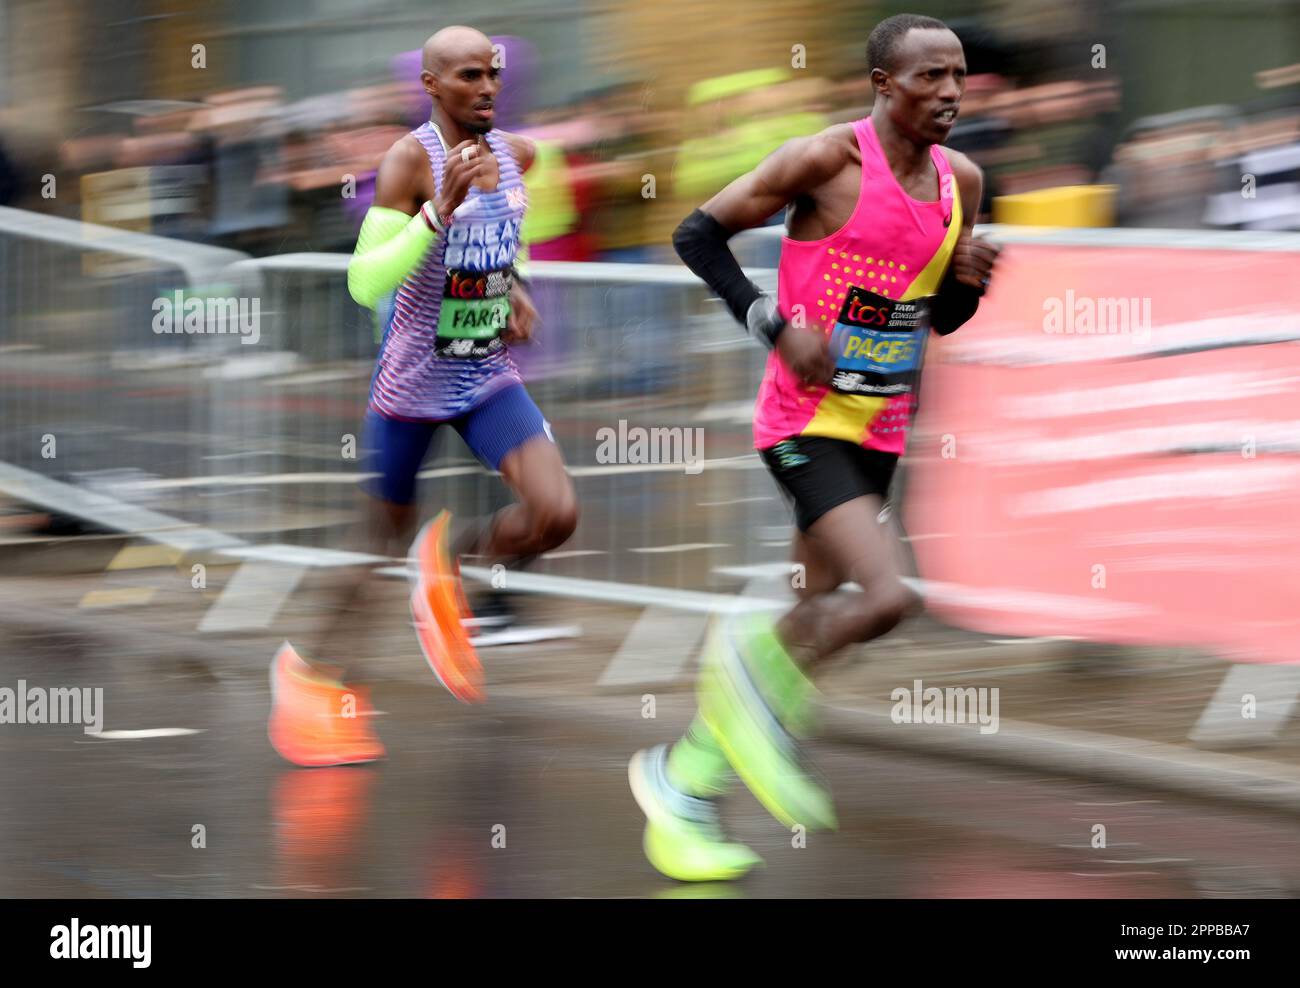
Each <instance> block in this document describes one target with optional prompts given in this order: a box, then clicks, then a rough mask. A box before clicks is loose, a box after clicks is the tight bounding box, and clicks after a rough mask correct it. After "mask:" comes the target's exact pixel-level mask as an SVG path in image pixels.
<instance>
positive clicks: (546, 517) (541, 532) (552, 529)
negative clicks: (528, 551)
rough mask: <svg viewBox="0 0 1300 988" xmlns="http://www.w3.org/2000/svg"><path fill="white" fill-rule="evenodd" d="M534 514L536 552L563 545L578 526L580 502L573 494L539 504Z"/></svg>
mask: <svg viewBox="0 0 1300 988" xmlns="http://www.w3.org/2000/svg"><path fill="white" fill-rule="evenodd" d="M532 515H533V518H532V520H533V540H534V543H535V548H534V551H535V552H545V551H546V550H548V549H554V548H555V547H556V546H559V545H563V544H564V543H565V542H566V541H568V539H569V536H571V535H572V534H573V532H574V530H575V529H576V528H577V527H578V504H577V501H576V499H575V498H574V497H572V495H569V496H566V497H562V498H557V499H556V500H554V501H550V502H547V503H546V504H542V505H539V506H537V507H536V508H534V509H533V512H532Z"/></svg>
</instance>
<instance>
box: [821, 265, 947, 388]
mask: <svg viewBox="0 0 1300 988" xmlns="http://www.w3.org/2000/svg"><path fill="white" fill-rule="evenodd" d="M929 330H930V313H929V306H928V305H927V304H926V301H925V299H917V300H916V301H912V302H900V301H897V300H890V299H887V298H885V297H884V296H882V295H876V294H875V293H873V292H869V291H867V290H866V289H864V288H854V289H852V290H851V291H850V292H849V294H848V297H847V298H846V299H845V302H844V307H843V309H841V310H840V315H839V318H838V319H837V320H836V323H835V329H834V331H833V333H832V336H831V348H832V351H833V352H834V354H835V376H834V377H833V378H832V379H831V388H832V390H834V391H837V392H839V393H840V394H846V395H872V396H876V397H888V398H893V397H897V396H899V395H905V394H911V393H912V392H913V391H914V390H915V389H916V384H917V380H918V378H919V377H920V372H921V358H922V355H923V354H924V352H925V339H926V336H927V334H928V333H929Z"/></svg>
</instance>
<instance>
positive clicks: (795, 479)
mask: <svg viewBox="0 0 1300 988" xmlns="http://www.w3.org/2000/svg"><path fill="white" fill-rule="evenodd" d="M759 455H760V456H761V457H763V462H764V463H766V464H767V468H768V469H769V470H770V471H772V476H773V477H775V478H776V482H777V483H778V484H779V485H780V486H781V490H782V491H783V492H784V494H785V496H786V498H787V499H788V500H789V501H790V502H791V503H792V504H793V505H794V520H795V524H796V525H798V526H799V531H801V532H806V531H808V529H809V528H811V527H812V525H813V522H815V521H816V520H817V519H818V518H820V517H821V516H822V515H824V514H826V512H828V511H830V510H831V508H834V507H837V506H839V505H841V504H843V503H844V502H845V501H852V500H853V499H854V498H858V497H863V496H865V495H867V494H875V495H876V496H877V497H879V498H880V499H881V500H882V501H883V500H885V498H886V497H888V495H889V483H890V481H891V480H893V477H894V468H895V467H896V466H897V465H898V455H897V454H895V453H882V452H881V451H880V450H878V449H865V448H864V447H862V446H856V445H854V444H853V443H851V442H847V441H845V440H843V439H827V438H825V437H822V436H795V437H793V438H791V439H783V440H781V441H780V442H779V443H777V444H776V445H775V446H770V447H768V448H767V449H762V450H759Z"/></svg>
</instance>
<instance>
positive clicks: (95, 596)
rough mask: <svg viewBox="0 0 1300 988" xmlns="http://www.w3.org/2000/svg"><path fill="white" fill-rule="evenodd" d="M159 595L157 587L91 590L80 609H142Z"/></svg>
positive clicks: (79, 605) (82, 601) (80, 604)
mask: <svg viewBox="0 0 1300 988" xmlns="http://www.w3.org/2000/svg"><path fill="white" fill-rule="evenodd" d="M157 593H158V590H157V589H156V588H155V587H120V588H117V589H114V590H91V591H90V592H89V593H87V594H86V596H84V597H82V598H81V603H79V604H78V605H77V606H78V607H84V608H86V609H88V610H98V609H101V608H108V607H140V606H142V605H144V604H147V603H149V602H150V601H151V600H153V598H154V596H155V595H156V594H157Z"/></svg>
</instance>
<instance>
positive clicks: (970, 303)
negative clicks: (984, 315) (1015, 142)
mask: <svg viewBox="0 0 1300 988" xmlns="http://www.w3.org/2000/svg"><path fill="white" fill-rule="evenodd" d="M945 153H946V154H947V155H948V159H949V163H950V164H951V165H952V170H953V174H954V175H955V176H956V178H957V188H958V190H959V191H960V192H961V212H962V229H961V236H960V237H959V238H958V240H957V247H956V249H955V250H954V251H953V256H952V261H951V263H950V264H949V265H948V271H947V273H946V274H945V275H944V278H943V281H942V282H941V283H940V285H939V291H938V294H937V295H936V296H935V298H934V299H933V301H932V302H931V304H930V325H931V326H932V327H933V328H934V331H935V332H936V333H938V334H939V335H940V336H947V335H948V334H949V333H952V332H955V331H956V330H957V328H958V327H959V326H961V325H962V324H963V323H965V322H967V321H969V320H970V318H971V317H972V316H974V315H975V310H976V309H978V308H979V304H980V299H981V298H982V297H983V295H984V292H985V289H986V288H987V287H988V280H987V279H988V277H989V276H990V275H991V274H992V270H993V261H994V260H995V259H996V258H997V248H996V247H994V246H993V245H992V244H991V243H989V242H988V241H986V240H983V239H982V238H980V239H976V238H975V236H974V233H975V220H976V219H977V217H978V215H979V207H980V202H981V201H982V199H983V198H984V174H983V172H981V171H980V168H979V166H978V165H976V164H975V162H973V161H971V160H970V159H969V158H968V157H966V155H964V154H961V153H960V152H957V151H951V150H947V149H945Z"/></svg>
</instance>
